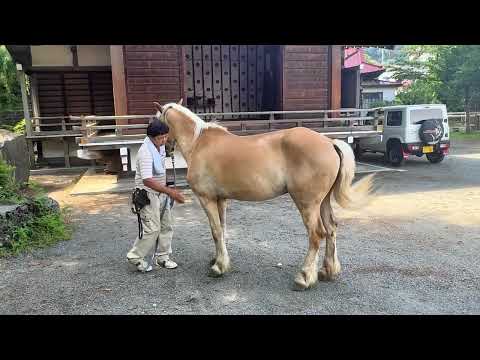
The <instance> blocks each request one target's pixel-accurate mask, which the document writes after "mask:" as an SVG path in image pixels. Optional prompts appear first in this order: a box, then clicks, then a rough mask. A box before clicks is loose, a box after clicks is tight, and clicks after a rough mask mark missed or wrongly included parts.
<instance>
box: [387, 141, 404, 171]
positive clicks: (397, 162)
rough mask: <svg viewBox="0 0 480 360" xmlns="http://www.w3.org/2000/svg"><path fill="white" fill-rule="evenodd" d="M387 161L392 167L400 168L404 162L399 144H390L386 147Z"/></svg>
mask: <svg viewBox="0 0 480 360" xmlns="http://www.w3.org/2000/svg"><path fill="white" fill-rule="evenodd" d="M387 159H388V161H389V162H390V164H392V166H401V165H402V164H403V163H404V162H405V159H404V158H403V151H402V145H401V144H400V143H392V144H390V145H389V146H388V150H387Z"/></svg>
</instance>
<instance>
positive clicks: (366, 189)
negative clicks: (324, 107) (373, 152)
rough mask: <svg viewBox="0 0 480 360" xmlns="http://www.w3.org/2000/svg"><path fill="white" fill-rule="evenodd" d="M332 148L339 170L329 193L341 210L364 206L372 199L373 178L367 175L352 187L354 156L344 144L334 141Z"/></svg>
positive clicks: (348, 146) (350, 149)
mask: <svg viewBox="0 0 480 360" xmlns="http://www.w3.org/2000/svg"><path fill="white" fill-rule="evenodd" d="M333 147H334V148H335V150H336V151H337V153H338V156H339V157H340V169H339V171H338V174H337V178H336V179H335V183H334V184H333V187H332V190H330V193H332V194H333V197H334V198H335V201H336V202H337V204H338V205H340V206H341V207H343V208H358V207H361V206H364V205H366V204H367V203H368V202H369V201H370V200H371V198H372V185H373V176H374V174H372V175H368V176H366V177H364V178H362V179H361V180H359V181H357V182H356V183H355V184H353V185H352V181H353V177H354V176H355V155H354V154H353V150H352V148H351V147H350V145H348V144H347V143H346V142H344V141H341V140H338V139H335V140H333Z"/></svg>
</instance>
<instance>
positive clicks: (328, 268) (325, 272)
mask: <svg viewBox="0 0 480 360" xmlns="http://www.w3.org/2000/svg"><path fill="white" fill-rule="evenodd" d="M320 217H321V220H322V224H323V226H324V227H325V232H326V239H327V241H326V246H325V258H324V260H323V268H322V269H321V270H320V271H319V273H318V277H319V279H320V280H333V279H335V277H336V276H337V275H338V274H339V273H340V271H341V269H342V268H341V266H340V261H339V260H338V256H337V222H336V220H335V217H334V215H333V209H332V205H331V202H330V196H327V197H326V198H325V199H324V200H323V201H322V205H321V206H320Z"/></svg>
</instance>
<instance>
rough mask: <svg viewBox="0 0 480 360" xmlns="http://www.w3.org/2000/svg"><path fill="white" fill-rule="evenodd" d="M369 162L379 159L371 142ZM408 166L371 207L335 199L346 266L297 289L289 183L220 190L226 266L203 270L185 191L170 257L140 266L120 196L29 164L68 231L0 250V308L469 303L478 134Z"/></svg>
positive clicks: (418, 310)
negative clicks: (218, 271) (275, 190)
mask: <svg viewBox="0 0 480 360" xmlns="http://www.w3.org/2000/svg"><path fill="white" fill-rule="evenodd" d="M366 161H367V162H371V163H373V164H378V165H383V163H382V160H381V156H378V155H371V156H366ZM404 168H405V169H406V170H408V171H407V172H403V173H397V172H395V173H394V172H392V173H386V172H384V173H379V174H378V175H377V176H378V177H377V182H378V183H379V184H381V185H382V186H383V188H382V190H381V193H380V194H379V196H378V197H377V199H376V200H375V201H374V202H373V203H372V204H371V205H370V206H369V207H368V208H367V209H363V210H362V211H344V210H338V213H337V214H338V217H339V220H340V225H339V229H338V242H337V244H338V251H339V258H340V262H341V263H342V267H343V272H342V274H341V276H340V278H339V279H338V280H337V281H335V282H321V283H319V284H318V285H317V286H316V287H314V288H313V289H310V290H307V291H305V292H296V291H292V288H293V279H294V276H295V273H296V272H297V271H298V269H299V268H300V266H301V263H302V262H303V259H304V256H305V254H306V249H307V238H306V232H305V229H304V227H303V224H302V222H301V219H300V216H299V213H298V211H297V210H296V209H295V207H294V205H293V203H292V201H291V200H290V198H289V197H288V195H287V196H282V197H280V198H277V199H275V200H271V201H267V202H263V203H241V202H236V201H233V202H230V204H229V209H228V213H227V223H228V225H227V226H228V228H227V231H228V234H229V236H228V244H227V248H228V249H229V253H230V255H231V258H232V265H233V271H232V272H230V273H228V274H227V275H226V276H224V277H223V278H220V279H213V278H209V277H207V273H208V261H209V260H210V258H211V257H212V256H213V252H214V246H213V241H212V240H211V235H210V229H209V227H208V225H207V219H206V216H205V215H204V213H203V211H202V210H201V209H200V207H199V205H198V203H197V201H196V200H195V199H192V197H191V196H189V197H187V198H188V199H189V200H188V202H187V203H186V204H184V205H180V206H177V207H176V208H175V214H176V228H175V229H176V232H175V235H174V259H175V260H176V261H177V262H178V263H179V265H180V266H179V268H178V269H176V270H165V269H158V270H155V271H153V272H151V273H149V274H138V273H136V272H133V271H132V270H131V269H130V268H129V267H128V265H127V263H126V261H125V254H126V252H127V251H128V249H129V246H130V245H131V244H132V242H133V239H134V237H135V235H136V232H137V223H136V217H135V216H134V215H133V214H131V213H130V210H129V208H128V195H95V196H76V197H71V196H69V195H68V194H67V192H65V191H64V188H65V186H67V185H68V184H70V183H71V182H72V181H73V180H74V176H71V175H70V176H63V177H61V176H56V177H54V178H52V177H45V176H43V177H37V178H36V180H38V181H42V182H43V183H44V184H47V185H49V186H50V188H49V189H50V190H51V194H52V196H53V197H55V198H56V199H58V200H59V201H60V202H61V203H62V204H68V205H70V206H71V207H72V208H73V218H72V220H73V221H74V223H75V226H76V230H75V234H74V237H73V239H72V240H70V241H67V242H62V243H59V244H58V245H56V246H54V247H52V248H49V249H44V250H39V251H35V252H34V253H33V254H29V255H22V256H20V257H18V258H15V259H0V298H1V299H2V301H1V302H0V313H1V314H462V313H468V314H479V313H480V281H479V280H480V257H479V255H480V144H479V143H475V142H466V141H464V142H462V143H457V144H455V145H454V148H453V150H452V155H451V156H449V157H447V158H446V159H445V161H444V162H443V163H441V164H439V165H432V164H430V163H428V162H427V161H426V160H425V159H413V160H411V161H409V162H407V164H406V165H405V167H404ZM67 189H68V186H67ZM322 254H323V248H322ZM279 263H280V264H281V266H278V264H279Z"/></svg>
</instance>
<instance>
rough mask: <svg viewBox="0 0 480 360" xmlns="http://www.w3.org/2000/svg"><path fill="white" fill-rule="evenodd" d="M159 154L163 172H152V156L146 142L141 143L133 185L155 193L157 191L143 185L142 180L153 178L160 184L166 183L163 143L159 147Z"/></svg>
mask: <svg viewBox="0 0 480 360" xmlns="http://www.w3.org/2000/svg"><path fill="white" fill-rule="evenodd" d="M159 153H160V156H161V158H162V162H161V164H162V167H163V174H154V171H153V156H152V154H151V153H150V151H149V149H148V146H147V144H142V146H140V149H139V150H138V154H137V162H136V167H137V169H136V171H135V187H137V188H140V189H145V190H147V191H150V192H153V193H157V191H155V190H153V189H151V188H149V187H148V186H145V185H144V184H143V180H145V179H149V178H153V179H154V180H155V181H158V182H159V183H160V184H162V185H165V184H166V180H167V178H166V168H165V156H166V153H165V145H162V146H161V147H160V151H159Z"/></svg>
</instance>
